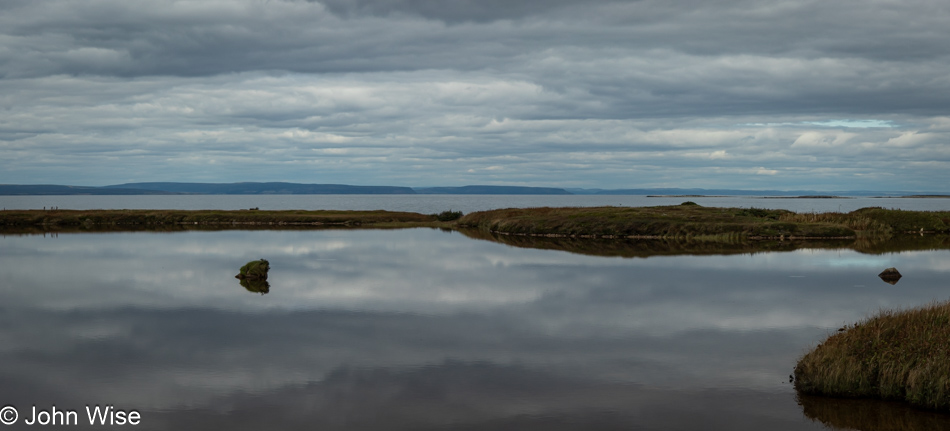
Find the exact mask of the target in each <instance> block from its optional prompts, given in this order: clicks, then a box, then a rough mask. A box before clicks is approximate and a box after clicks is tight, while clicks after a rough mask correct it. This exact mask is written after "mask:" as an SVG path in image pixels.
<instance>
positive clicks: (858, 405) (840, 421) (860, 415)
mask: <svg viewBox="0 0 950 431" xmlns="http://www.w3.org/2000/svg"><path fill="white" fill-rule="evenodd" d="M798 403H799V404H801V406H802V410H803V411H804V413H805V416H807V417H808V418H809V419H811V420H814V421H817V422H821V423H823V424H825V425H827V426H828V427H829V428H831V429H835V430H858V431H895V430H899V431H933V430H947V429H950V415H947V414H945V413H937V412H930V411H923V410H919V409H915V408H913V407H910V406H908V405H906V404H903V403H897V402H891V401H878V400H861V399H845V398H830V397H820V396H814V395H799V397H798Z"/></svg>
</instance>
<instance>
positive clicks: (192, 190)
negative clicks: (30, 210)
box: [103, 182, 416, 195]
mask: <svg viewBox="0 0 950 431" xmlns="http://www.w3.org/2000/svg"><path fill="white" fill-rule="evenodd" d="M103 188H106V189H110V188H122V189H130V188H132V189H142V190H155V191H165V192H173V193H188V194H201V195H265V194H268V195H353V194H361V195H411V194H415V193H416V192H415V191H414V190H413V189H412V188H410V187H391V186H348V185H344V184H298V183H280V182H276V183H128V184H117V185H112V186H105V187H103Z"/></svg>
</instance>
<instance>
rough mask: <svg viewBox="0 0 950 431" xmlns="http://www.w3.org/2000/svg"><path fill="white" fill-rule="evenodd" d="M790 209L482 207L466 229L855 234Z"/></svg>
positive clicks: (705, 235)
mask: <svg viewBox="0 0 950 431" xmlns="http://www.w3.org/2000/svg"><path fill="white" fill-rule="evenodd" d="M789 214H793V213H791V212H790V211H785V210H764V209H755V208H752V209H749V208H705V207H701V206H698V205H677V206H663V207H636V208H631V207H595V208H520V209H503V210H493V211H481V212H475V213H471V214H468V215H466V216H464V217H462V218H461V219H460V220H459V225H460V226H463V227H475V228H479V229H486V230H490V231H493V232H501V233H507V234H517V235H552V236H553V235H557V236H595V237H656V238H693V239H697V240H709V241H737V240H741V239H743V238H749V237H766V238H780V237H782V236H785V237H821V238H833V237H854V236H855V232H854V230H852V229H848V228H847V227H844V226H840V225H836V224H831V223H823V222H814V223H796V222H790V221H785V220H782V217H785V216H787V215H789Z"/></svg>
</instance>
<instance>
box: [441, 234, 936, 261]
mask: <svg viewBox="0 0 950 431" xmlns="http://www.w3.org/2000/svg"><path fill="white" fill-rule="evenodd" d="M459 231H460V232H461V233H462V234H463V235H465V236H467V237H469V238H473V239H480V240H486V241H493V242H499V243H502V244H506V245H510V246H513V247H521V248H536V249H543V250H561V251H566V252H570V253H577V254H586V255H591V256H614V257H650V256H674V255H728V254H743V253H760V252H772V251H792V250H797V249H799V248H803V247H808V248H845V247H848V246H850V245H851V244H852V243H853V242H854V241H853V240H847V239H844V240H841V239H838V240H834V239H830V240H810V241H779V240H762V241H738V240H737V241H705V240H697V239H686V238H679V239H678V238H666V239H663V238H657V239H626V238H613V239H605V238H571V237H555V238H547V237H537V236H523V235H503V234H498V233H493V232H489V231H487V230H482V229H459ZM948 248H950V247H948Z"/></svg>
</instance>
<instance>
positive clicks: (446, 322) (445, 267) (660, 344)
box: [0, 229, 950, 420]
mask: <svg viewBox="0 0 950 431" xmlns="http://www.w3.org/2000/svg"><path fill="white" fill-rule="evenodd" d="M2 242H3V247H2V248H0V255H2V259H3V261H4V262H5V265H4V266H3V268H2V269H0V280H2V295H3V297H4V301H3V306H2V307H0V311H2V313H0V319H2V320H3V325H2V326H0V328H2V329H0V340H2V341H3V342H2V347H0V357H2V358H3V363H4V365H5V366H4V369H3V370H2V371H0V380H2V381H3V382H4V387H10V388H15V387H23V388H28V389H24V391H25V392H22V393H21V395H19V397H20V398H21V399H23V397H27V398H29V397H33V398H31V399H50V400H61V401H58V402H63V403H65V402H66V401H69V400H73V399H76V400H78V399H79V398H82V397H86V399H92V398H94V399H97V400H109V399H117V398H116V397H121V399H124V400H127V402H128V403H133V404H135V405H137V406H141V408H151V409H177V410H181V409H185V410H188V411H192V410H195V409H197V410H195V411H202V409H206V408H211V407H209V406H211V405H212V404H214V403H224V402H225V401H222V400H230V401H226V402H227V403H232V402H234V403H239V402H246V401H247V400H246V399H245V401H240V400H238V399H232V397H234V396H237V395H235V394H238V393H245V394H248V395H247V396H256V395H253V394H278V395H275V396H279V394H285V395H286V394H289V393H295V391H305V392H307V391H316V392H317V393H321V391H324V390H329V389H327V388H329V387H335V386H333V385H335V384H337V383H330V382H331V381H332V380H333V379H334V378H335V377H333V376H340V375H341V374H340V373H343V374H342V375H346V376H349V377H347V378H349V379H356V380H353V381H352V382H351V383H347V385H357V383H355V382H365V383H366V384H370V382H371V381H372V382H375V383H372V385H383V386H386V385H390V384H395V383H392V382H390V383H384V382H386V381H389V380H388V379H391V378H394V377H393V376H394V375H395V376H402V377H406V378H409V379H410V380H412V379H416V378H420V379H426V378H425V377H422V375H419V374H418V373H430V372H431V373H436V374H435V375H443V374H444V373H448V374H446V376H454V375H455V374H453V373H455V372H460V373H462V374H461V375H465V376H469V377H471V374H470V373H473V372H474V373H475V374H476V375H477V374H478V373H488V374H489V375H494V376H499V375H505V373H512V372H514V373H516V374H517V373H522V371H512V370H523V372H524V373H528V374H531V373H540V374H539V375H544V376H546V377H543V378H544V379H548V380H550V381H551V382H561V383H563V384H566V385H568V386H569V387H574V388H581V387H585V388H588V390H591V391H593V392H592V394H593V393H596V392H597V391H598V390H602V391H607V392H610V391H616V390H620V391H621V392H624V394H625V395H623V397H632V396H638V397H639V396H644V395H643V392H642V391H661V392H663V391H673V392H669V393H667V392H663V393H664V394H666V395H663V396H674V395H675V394H680V395H676V396H686V395H685V394H687V393H692V394H696V393H699V392H702V391H708V390H715V391H719V390H738V391H740V392H741V391H756V392H761V393H768V394H775V396H781V397H790V396H791V387H790V385H788V383H787V376H788V374H789V373H790V371H791V368H792V366H793V365H794V361H795V359H797V357H798V356H799V355H801V354H802V353H804V351H805V350H806V349H807V348H809V347H810V346H812V345H814V344H815V343H817V342H818V341H819V340H820V339H821V338H822V337H823V336H824V335H825V334H827V333H829V332H831V331H834V329H836V328H837V327H838V326H840V325H841V324H843V323H845V322H851V321H854V320H857V319H860V318H862V317H864V316H865V315H866V314H867V313H868V312H873V311H874V310H877V309H878V308H879V307H895V306H909V305H916V304H921V303H925V302H928V301H930V300H932V299H946V290H945V283H943V281H942V280H946V279H947V272H950V268H948V267H947V266H946V264H945V262H946V261H947V252H946V251H938V252H918V253H901V254H890V255H883V256H863V255H860V254H857V253H855V252H852V251H837V250H821V251H819V250H801V251H797V252H790V253H780V254H755V255H737V256H679V257H654V258H647V259H621V258H600V257H591V256H581V255H573V254H569V253H566V252H559V251H546V250H535V249H517V248H513V247H508V246H504V245H500V244H495V243H490V242H485V241H472V240H470V239H467V238H465V237H464V236H462V235H460V234H457V233H445V232H441V231H437V230H427V229H417V230H400V231H323V232H319V231H308V232H294V231H257V232H254V231H223V232H187V233H177V234H142V233H122V234H101V235H99V234H81V235H59V236H58V237H55V238H47V237H42V236H9V237H5V238H3V239H2ZM261 257H263V258H267V259H268V260H269V261H270V262H271V266H272V270H271V277H270V283H271V286H272V287H271V292H270V293H269V294H267V295H264V296H261V295H258V294H254V293H251V292H247V291H246V290H244V289H243V288H242V287H241V286H239V285H238V282H237V280H235V279H234V278H233V276H234V274H236V273H237V269H238V267H240V265H242V264H243V263H245V262H246V261H248V260H251V259H257V258H261ZM886 266H897V267H899V268H900V270H901V271H902V272H903V273H904V274H905V279H903V280H901V282H900V283H899V284H898V285H896V286H891V285H887V284H884V283H883V282H881V281H880V280H879V279H877V277H876V274H877V272H879V271H880V269H883V267H886ZM446 361H448V362H446ZM474 364H483V365H484V367H487V368H484V367H482V366H475V365H474ZM472 367H474V368H472ZM512 367H514V368H512ZM374 370H375V371H374ZM412 370H417V371H412ZM460 370H461V371H460ZM486 370H488V371H486ZM354 373H355V374H354ZM380 373H382V374H380ZM393 373H395V374H393ZM407 373H408V374H407ZM414 373H416V374H414ZM440 373H443V374H440ZM497 373H500V374H497ZM461 375H458V376H456V377H453V378H458V379H462V380H451V381H452V382H455V383H452V384H450V383H445V384H447V385H449V386H451V385H453V384H458V383H459V381H466V380H465V379H468V378H469V377H465V378H462V377H460V376H461ZM40 376H42V377H40ZM386 376H388V377H386ZM413 376H415V377H413ZM402 377H400V378H402ZM432 378H435V377H432ZM446 378H449V377H446ZM539 378H541V377H539ZM367 379H369V380H367ZM374 379H376V380H374ZM378 379H382V380H378ZM563 379H567V380H565V381H569V382H572V383H564V382H563V381H562V380H563ZM39 381H42V382H44V383H43V384H38V383H37V382H39ZM341 384H342V383H341ZM361 384H363V383H360V385H361ZM552 384H553V383H552ZM301 385H303V386H301ZM328 385H329V386H328ZM372 385H371V386H372ZM572 385H573V386H572ZM590 385H594V386H596V387H598V388H600V389H597V390H594V389H590ZM630 385H632V386H630ZM357 386H359V385H357ZM78 387H82V388H84V391H83V393H82V394H77V393H75V391H74V390H73V389H72V388H78ZM372 387H375V388H376V389H373V390H381V389H380V388H379V387H376V386H372ZM132 388H149V390H148V391H140V390H132ZM307 388H309V389H307ZM321 388H322V389H321ZM624 388H625V389H624ZM636 388H640V389H636ZM443 389H444V390H460V388H458V387H454V386H452V387H451V389H449V388H443ZM334 390H336V389H334ZM366 390H370V389H366ZM499 390H500V389H499ZM538 390H539V391H542V392H543V390H541V389H538ZM504 391H508V389H505V390H504ZM504 391H503V392H500V393H498V394H501V395H503V394H505V393H508V392H504ZM631 391H632V392H631ZM697 391H699V392H697ZM307 393H310V394H311V395H312V396H316V395H313V393H311V392H307ZM637 394H639V395H637ZM671 394H673V395H671ZM80 395H81V396H80ZM501 395H500V396H501ZM536 395H537V394H536ZM602 395H603V393H602ZM262 396H263V395H262ZM288 396H289V395H288ZM327 396H329V395H327ZM592 396H593V395H592ZM656 396H660V395H656ZM690 396H692V395H690ZM697 396H698V395H697ZM77 402H80V401H77ZM81 402H87V401H81ZM788 402H789V403H792V405H793V407H794V403H793V402H792V401H791V399H790V398H788ZM209 403H210V404H209ZM549 407H550V406H549ZM551 408H554V407H551ZM796 408H797V407H796ZM177 410H176V411H177ZM792 410H795V409H792ZM492 411H494V410H492ZM496 413H497V412H496ZM493 414H495V413H493ZM175 420H178V419H175Z"/></svg>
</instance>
